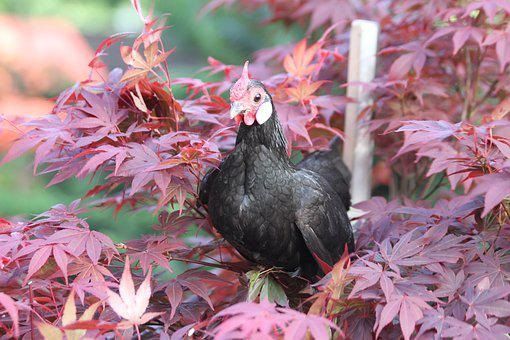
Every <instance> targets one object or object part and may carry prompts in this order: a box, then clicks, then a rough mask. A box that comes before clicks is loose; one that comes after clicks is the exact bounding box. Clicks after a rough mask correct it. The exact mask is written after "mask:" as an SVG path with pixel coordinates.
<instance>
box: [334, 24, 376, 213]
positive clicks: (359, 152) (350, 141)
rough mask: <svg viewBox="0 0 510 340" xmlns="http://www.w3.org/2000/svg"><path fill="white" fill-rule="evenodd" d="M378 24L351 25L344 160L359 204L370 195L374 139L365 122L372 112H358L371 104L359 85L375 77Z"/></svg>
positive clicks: (352, 190)
mask: <svg viewBox="0 0 510 340" xmlns="http://www.w3.org/2000/svg"><path fill="white" fill-rule="evenodd" d="M378 35H379V25H378V24H377V23H376V22H374V21H367V20H354V21H353V22H352V27H351V36H350V47H349V64H348V74H347V81H348V83H349V84H348V87H347V97H349V98H351V99H353V100H355V102H353V103H348V104H347V106H346V117H345V141H344V151H343V159H344V162H345V164H346V165H347V167H348V168H349V169H350V170H351V173H352V179H351V199H352V203H353V204H354V203H358V202H360V201H364V200H367V199H369V198H370V196H371V177H372V158H373V153H374V142H373V140H372V138H371V137H370V133H369V131H368V128H367V127H366V125H365V124H364V123H365V122H366V121H367V120H369V119H371V114H370V113H368V112H367V113H366V114H364V116H363V118H361V119H358V116H359V114H360V113H361V112H362V111H363V110H364V109H366V108H367V107H368V106H369V105H371V104H372V99H371V98H370V95H369V91H367V89H366V88H364V87H363V86H361V85H360V84H362V83H369V82H371V81H372V80H373V79H374V76H375V67H376V55H377V39H378Z"/></svg>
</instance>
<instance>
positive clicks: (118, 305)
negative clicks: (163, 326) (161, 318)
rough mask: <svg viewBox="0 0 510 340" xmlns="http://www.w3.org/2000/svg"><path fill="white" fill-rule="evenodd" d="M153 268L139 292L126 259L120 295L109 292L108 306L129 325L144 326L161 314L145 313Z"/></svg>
mask: <svg viewBox="0 0 510 340" xmlns="http://www.w3.org/2000/svg"><path fill="white" fill-rule="evenodd" d="M151 273H152V268H149V271H148V273H147V276H145V279H144V280H143V282H142V284H141V285H140V287H138V290H136V291H135V284H134V282H133V276H131V267H130V263H129V257H126V263H125V265H124V272H123V273H122V277H121V279H120V285H119V294H120V295H119V294H117V293H115V292H113V291H111V290H110V289H108V290H107V293H108V304H109V305H110V306H111V307H112V309H113V310H114V311H115V313H116V314H117V315H118V316H120V317H121V318H123V319H125V320H127V321H128V322H129V325H135V326H137V325H142V324H144V323H146V322H148V321H149V320H151V319H152V318H154V317H156V316H158V315H160V314H161V313H145V310H146V309H147V307H148V306H149V299H150V297H151V286H150V278H151Z"/></svg>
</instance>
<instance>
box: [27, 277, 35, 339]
mask: <svg viewBox="0 0 510 340" xmlns="http://www.w3.org/2000/svg"><path fill="white" fill-rule="evenodd" d="M28 291H29V295H30V297H29V298H30V330H31V331H30V339H32V340H34V312H33V310H34V292H33V291H32V284H31V283H30V282H29V283H28Z"/></svg>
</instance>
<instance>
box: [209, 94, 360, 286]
mask: <svg viewBox="0 0 510 340" xmlns="http://www.w3.org/2000/svg"><path fill="white" fill-rule="evenodd" d="M259 86H260V85H259ZM264 91H266V90H265V88H264ZM266 94H267V95H268V96H269V94H268V93H267V91H266ZM269 98H270V96H269ZM271 105H272V102H271ZM272 110H273V112H272V114H271V116H270V118H269V119H268V120H267V121H265V122H264V123H263V124H258V123H255V124H253V125H246V124H244V123H242V122H241V124H240V127H239V131H238V136H237V141H236V146H235V149H234V150H233V151H232V153H230V154H229V155H228V156H227V157H226V158H225V159H224V160H223V162H222V163H221V165H220V166H219V169H215V170H213V171H210V172H209V173H208V174H207V175H206V176H205V177H204V179H203V181H202V183H201V190H200V198H201V200H202V202H203V203H204V204H206V205H207V206H208V212H209V215H210V217H211V220H212V223H213V225H214V227H215V228H216V229H217V230H218V231H219V232H220V234H221V235H222V236H223V237H224V238H225V239H226V240H227V241H228V242H229V243H230V244H232V245H233V246H234V247H235V248H236V249H237V250H238V251H239V253H240V254H241V255H243V256H244V257H246V258H247V259H248V260H250V261H252V262H255V263H258V264H262V265H264V266H275V267H281V268H283V269H284V270H286V271H289V272H294V273H296V274H299V275H302V276H304V277H307V278H311V279H313V278H316V276H317V275H320V274H321V268H320V266H319V264H318V262H317V260H316V258H320V260H322V261H324V262H325V263H327V264H329V265H333V264H334V263H336V262H337V261H338V260H339V259H340V257H341V255H342V253H343V252H344V249H345V247H346V246H347V248H348V250H349V251H352V250H353V248H354V236H353V233H352V228H351V225H350V222H349V219H348V217H347V213H346V208H348V206H349V204H350V196H349V189H348V181H349V178H348V176H349V173H348V171H347V170H346V168H345V165H343V163H342V162H341V159H340V158H339V157H340V156H339V153H338V151H337V150H331V151H329V152H328V151H320V152H316V153H312V154H311V155H309V157H308V158H305V159H304V160H303V161H302V162H301V163H300V164H298V165H297V166H296V165H294V164H292V162H291V161H290V160H289V157H288V155H287V151H286V147H287V146H286V144H287V143H286V139H285V136H284V134H283V132H282V128H281V125H280V122H279V121H278V115H277V113H276V111H275V110H274V106H272ZM335 144H336V143H333V145H332V147H333V146H335ZM314 170H315V171H314Z"/></svg>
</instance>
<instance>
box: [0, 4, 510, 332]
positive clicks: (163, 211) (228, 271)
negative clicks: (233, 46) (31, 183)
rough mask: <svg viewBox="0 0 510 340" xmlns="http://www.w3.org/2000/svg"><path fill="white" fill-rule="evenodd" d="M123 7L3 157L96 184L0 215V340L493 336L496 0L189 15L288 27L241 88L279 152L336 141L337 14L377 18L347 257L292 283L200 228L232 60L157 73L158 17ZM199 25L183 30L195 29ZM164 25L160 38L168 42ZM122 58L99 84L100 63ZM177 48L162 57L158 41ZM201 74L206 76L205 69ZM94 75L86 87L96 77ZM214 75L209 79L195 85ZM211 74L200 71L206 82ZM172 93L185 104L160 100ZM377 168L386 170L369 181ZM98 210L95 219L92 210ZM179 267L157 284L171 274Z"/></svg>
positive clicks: (497, 198) (498, 307) (504, 83)
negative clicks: (131, 23)
mask: <svg viewBox="0 0 510 340" xmlns="http://www.w3.org/2000/svg"><path fill="white" fill-rule="evenodd" d="M132 3H133V7H134V10H136V12H137V13H138V15H139V17H140V19H141V20H142V22H143V24H144V28H143V31H142V32H141V33H140V34H139V35H138V36H136V37H134V41H133V36H132V35H130V34H127V33H119V34H116V35H113V36H111V37H110V38H108V39H106V40H105V41H104V42H103V43H101V44H100V45H99V47H98V48H97V50H96V53H95V57H94V58H93V59H92V60H91V61H90V63H89V67H90V69H91V73H90V75H91V76H90V77H89V78H88V79H84V80H83V81H82V82H80V83H77V84H75V85H74V86H72V87H70V88H69V89H66V90H64V91H63V92H62V93H61V95H60V96H59V97H58V98H57V99H56V101H55V106H54V109H53V112H51V114H49V115H47V116H45V117H43V118H40V119H37V120H33V121H28V122H26V123H24V125H25V127H24V129H23V130H24V131H28V132H27V133H25V134H24V135H22V136H20V138H19V139H18V140H17V141H16V142H15V143H14V144H13V145H12V147H11V149H10V150H9V152H8V153H7V154H6V156H5V158H4V159H3V162H8V161H10V160H12V159H14V158H16V157H18V156H20V155H21V154H24V153H26V152H28V151H29V150H35V151H34V152H35V153H34V172H35V173H51V174H53V178H52V180H51V181H50V183H49V185H53V184H56V183H59V182H63V181H66V180H67V179H69V178H72V177H77V178H80V179H86V178H90V177H96V178H99V180H100V183H101V184H99V185H97V186H96V187H94V188H93V189H92V190H90V191H89V192H87V193H85V194H84V196H83V197H81V198H77V200H76V201H75V202H73V203H71V204H69V205H67V206H66V205H57V206H54V207H52V208H51V209H50V210H48V211H47V212H43V213H41V214H40V215H38V216H36V217H35V218H33V219H32V220H29V221H22V222H20V221H10V220H9V219H0V282H1V283H0V285H1V287H2V291H1V293H0V309H1V310H2V311H5V313H3V314H2V316H3V317H2V318H1V319H0V334H3V335H4V337H6V338H8V337H12V336H14V337H25V338H29V337H34V338H37V337H41V336H44V337H46V338H48V339H50V338H51V339H59V338H63V337H67V338H80V337H83V336H87V337H100V336H106V337H112V336H124V337H133V336H134V337H138V338H142V337H143V338H158V337H159V338H161V339H168V338H173V339H180V338H186V337H188V338H219V339H232V338H235V339H237V338H285V339H302V338H306V337H307V336H311V337H313V338H316V339H324V338H328V337H331V338H348V339H372V338H374V337H380V338H384V339H397V338H404V339H410V338H442V337H445V338H459V339H479V338H485V339H495V338H502V339H506V334H507V333H509V332H510V326H509V322H510V318H509V317H510V300H509V295H510V284H509V280H510V254H509V251H508V249H510V200H509V197H510V121H509V116H510V115H509V114H508V113H509V112H510V100H509V99H508V96H509V94H510V77H509V75H508V68H509V64H510V48H509V46H510V45H509V44H510V4H509V3H508V2H507V1H505V0H482V1H460V0H455V1H454V0H430V1H419V0H393V1H390V0H388V1H376V0H351V1H348V0H321V1H314V0H272V1H262V0H257V1H248V0H238V1H236V0H213V1H210V2H209V3H208V4H207V5H206V7H204V11H203V12H204V14H206V15H214V11H215V9H217V8H218V7H221V6H229V7H231V8H232V10H246V11H253V10H258V9H259V8H260V7H265V8H266V9H267V10H268V13H269V14H268V15H269V18H268V20H267V21H265V24H271V22H275V21H281V22H284V23H285V24H287V25H300V26H302V27H303V28H304V31H306V36H305V37H303V39H301V40H300V41H296V42H294V43H293V44H290V45H284V46H271V47H268V48H266V49H263V50H260V51H258V52H257V53H255V55H254V56H253V58H252V60H251V65H252V66H251V67H250V70H251V72H252V77H253V78H256V79H260V80H261V81H263V82H264V84H265V85H266V86H267V87H268V89H269V91H270V92H271V93H272V96H273V99H274V101H275V103H276V106H277V111H278V113H279V119H280V120H281V122H282V124H283V127H284V131H285V134H286V136H287V138H288V140H289V145H290V148H291V150H289V151H290V152H292V155H293V157H296V158H298V157H299V156H300V155H301V154H302V153H308V152H311V151H313V150H316V149H320V148H322V147H324V146H325V145H326V144H327V143H328V141H329V140H330V139H331V138H333V136H335V135H338V136H340V137H341V136H342V135H343V133H342V126H343V112H344V106H345V104H346V103H347V102H349V101H350V100H351V99H349V98H347V97H346V95H345V86H346V83H347V79H346V73H347V70H346V67H347V65H346V61H345V60H346V58H345V56H346V55H348V52H349V51H348V32H349V26H350V22H351V21H352V20H354V19H357V18H363V19H370V20H374V21H376V22H378V23H379V25H380V29H381V35H380V42H379V45H380V53H379V55H378V72H377V77H376V79H375V80H374V81H373V82H371V83H370V84H363V85H364V86H366V87H367V88H368V89H370V90H371V93H372V96H373V98H374V100H373V105H372V106H371V107H370V108H369V110H371V111H372V112H373V119H372V120H371V122H370V129H371V131H372V132H373V136H374V139H375V144H376V148H375V150H376V155H375V157H376V166H375V170H374V181H375V185H386V186H387V187H388V190H387V191H388V194H387V195H386V197H374V198H372V199H370V200H368V201H365V202H361V203H358V204H357V205H356V208H358V209H360V210H362V211H363V213H362V215H361V216H360V217H358V218H357V219H356V220H355V221H353V224H354V225H355V228H356V240H357V242H356V252H355V253H354V254H351V255H350V256H344V257H343V258H342V259H341V260H340V261H339V262H338V263H337V264H336V265H335V266H334V267H333V268H330V272H329V273H328V274H327V275H326V276H325V277H324V278H323V279H322V280H321V281H319V282H318V283H315V284H313V285H310V283H308V282H307V281H305V280H302V279H300V278H291V277H289V276H288V275H287V274H286V273H282V272H279V271H278V270H275V269H274V270H268V271H262V272H261V271H258V270H256V269H255V268H253V266H252V265H251V264H249V263H247V262H246V261H245V260H243V259H242V258H241V257H240V256H239V255H238V254H237V253H236V252H235V251H234V250H233V248H232V247H231V246H230V245H229V244H227V243H226V242H225V241H223V239H222V238H221V237H220V236H219V235H218V233H217V232H216V231H215V230H214V228H213V227H212V226H211V225H210V223H209V220H208V218H207V211H206V210H205V209H204V207H203V206H202V204H201V202H200V201H199V199H198V195H197V188H198V184H199V181H200V179H201V177H202V176H203V174H204V173H205V171H206V169H207V168H209V167H214V166H217V165H218V164H219V162H220V160H221V158H222V156H223V155H224V154H225V153H226V152H228V150H230V149H231V148H232V147H233V143H234V140H235V127H234V126H233V122H231V120H230V119H229V117H228V113H227V112H228V109H229V103H228V101H227V99H226V98H227V96H226V94H227V92H228V90H229V88H230V86H231V84H232V82H233V81H235V80H236V79H237V78H238V76H239V75H240V71H241V67H240V65H242V64H243V62H244V61H243V60H240V61H239V63H238V65H228V64H225V63H222V62H221V61H219V60H216V59H214V58H209V59H208V66H207V67H206V68H205V69H204V70H202V71H205V72H207V74H208V75H216V76H215V77H206V78H205V80H204V79H197V78H192V77H189V78H174V77H172V69H170V68H169V65H168V59H169V58H171V57H172V52H173V49H169V48H168V47H166V46H164V45H163V41H162V39H161V35H162V33H163V32H164V31H165V30H167V29H168V27H167V26H165V23H164V22H163V21H162V20H160V19H158V18H156V17H154V16H152V15H146V14H145V13H144V12H143V11H142V9H141V5H140V3H139V2H138V1H136V0H133V1H132ZM197 29H200V26H197ZM170 32H171V31H170ZM119 45H120V53H121V55H122V60H123V62H124V65H119V66H120V67H119V68H115V69H113V70H111V71H109V73H108V76H107V77H106V78H102V79H101V78H98V77H97V76H96V75H99V74H106V73H104V68H105V65H104V64H103V62H102V61H101V58H102V57H103V56H104V55H105V54H106V53H108V51H109V50H111V49H113V48H119ZM177 48H178V46H177ZM218 75H219V77H218ZM97 79H100V80H99V81H98V80H97ZM212 79H214V80H212ZM218 79H219V80H218ZM175 87H184V88H185V90H186V95H185V96H184V97H182V98H177V97H176V96H174V92H173V91H172V89H175ZM388 174H389V175H388ZM112 206H113V207H115V209H116V212H119V211H120V210H121V209H123V208H124V209H125V210H122V213H125V211H126V210H127V209H131V210H132V212H129V213H136V212H137V211H140V210H142V209H143V210H148V211H151V212H152V213H154V214H157V215H158V217H159V218H158V223H157V224H156V225H154V233H153V234H151V235H143V236H141V237H140V238H139V239H135V240H125V241H124V242H122V243H118V244H114V243H113V242H112V240H111V239H110V238H109V237H108V236H107V235H105V234H103V233H101V232H98V231H96V230H94V226H90V225H89V224H88V222H87V220H86V218H85V216H86V212H87V210H91V209H96V208H100V207H112ZM112 218H113V217H112ZM177 263H179V264H180V265H182V264H185V265H186V269H185V271H184V272H180V273H178V274H177V273H174V269H175V268H176V266H175V265H176V264H177Z"/></svg>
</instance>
